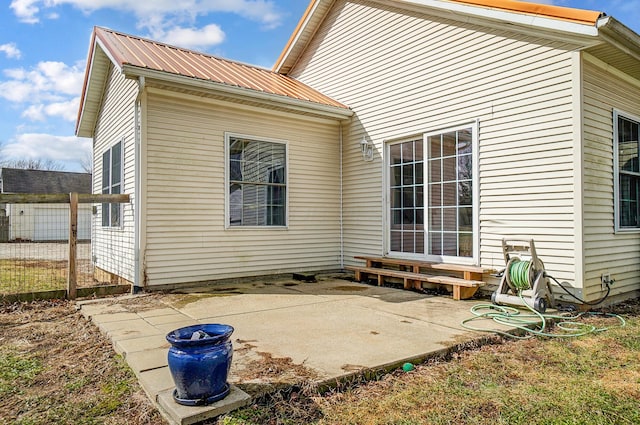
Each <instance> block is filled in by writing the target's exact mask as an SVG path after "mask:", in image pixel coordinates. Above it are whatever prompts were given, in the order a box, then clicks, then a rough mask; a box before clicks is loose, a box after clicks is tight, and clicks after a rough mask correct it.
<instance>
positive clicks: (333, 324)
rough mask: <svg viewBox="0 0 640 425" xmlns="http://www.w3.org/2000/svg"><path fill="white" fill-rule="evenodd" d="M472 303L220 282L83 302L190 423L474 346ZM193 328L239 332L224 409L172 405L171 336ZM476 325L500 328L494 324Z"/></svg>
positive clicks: (166, 408)
mask: <svg viewBox="0 0 640 425" xmlns="http://www.w3.org/2000/svg"><path fill="white" fill-rule="evenodd" d="M476 302H477V301H454V300H452V299H451V297H450V296H446V295H444V296H442V295H438V296H434V295H425V294H421V293H417V292H411V291H405V290H401V289H395V288H388V287H376V286H370V285H365V284H360V283H354V282H351V281H349V280H343V279H339V278H336V277H331V276H328V277H325V278H322V279H320V280H319V281H318V282H316V283H303V282H299V281H294V280H279V281H266V282H247V283H233V284H217V285H212V286H209V287H204V288H198V289H192V290H190V291H189V292H187V293H181V294H164V295H158V294H156V295H151V296H142V297H139V296H128V297H121V298H117V299H109V300H98V301H88V302H79V303H78V304H79V307H80V309H81V312H82V313H83V314H84V315H85V316H86V317H87V318H89V319H90V320H92V321H93V323H95V325H96V326H98V328H99V329H100V330H101V331H102V332H103V333H104V334H106V335H107V337H108V338H110V340H111V341H112V342H113V346H114V347H115V350H116V351H117V352H118V353H120V354H121V355H122V356H123V357H124V358H125V359H126V361H127V362H128V364H129V365H130V366H131V368H132V369H133V371H134V372H135V374H136V375H137V376H138V378H139V380H140V384H141V385H142V387H143V388H144V390H145V391H146V393H147V394H148V395H149V397H150V398H151V399H152V400H153V401H154V402H156V403H157V405H159V407H160V409H161V411H162V412H163V414H164V415H165V417H166V418H167V419H168V420H169V421H170V422H172V423H180V424H188V423H195V422H198V421H201V420H204V419H207V418H209V417H212V416H215V415H218V414H220V413H224V412H226V411H228V410H230V409H235V408H238V407H241V406H242V405H244V404H246V403H248V402H249V401H250V398H249V397H253V396H256V395H260V394H262V393H264V392H265V391H270V390H273V389H274V388H278V387H280V386H289V385H294V384H299V383H304V382H313V383H315V384H319V385H322V384H328V385H331V384H335V383H336V382H338V381H341V380H346V379H349V378H350V377H353V376H358V375H360V374H362V373H363V372H365V373H366V372H368V371H371V370H373V371H377V370H389V369H392V368H395V367H399V366H401V365H402V364H403V363H405V362H414V363H417V362H421V361H423V360H425V359H427V358H429V357H433V356H436V355H438V354H442V353H444V352H446V351H448V350H452V349H455V348H456V347H458V346H460V344H465V343H470V342H472V341H474V340H478V339H479V338H482V337H485V336H486V335H487V334H485V333H478V332H472V331H469V330H466V329H464V328H463V327H462V326H461V322H462V320H464V319H467V318H469V317H471V313H470V311H469V309H470V307H471V306H472V305H474V304H475V303H476ZM197 323H224V324H229V325H231V326H233V327H234V328H235V331H234V333H233V335H232V341H233V346H234V357H233V362H232V368H231V373H230V376H229V382H230V383H231V384H232V387H233V391H232V394H231V395H230V396H229V397H227V398H226V399H225V400H223V401H222V402H220V403H223V402H224V403H223V404H224V405H223V406H222V405H217V403H216V405H212V406H208V407H184V406H179V405H177V404H176V403H174V402H173V400H172V398H171V392H172V390H173V388H174V384H173V381H172V378H171V375H170V373H169V370H168V367H167V351H168V348H169V344H168V343H167V341H166V340H165V335H166V334H167V333H168V332H170V331H172V330H174V329H177V328H180V327H183V326H188V325H193V324H197ZM476 325H478V324H476ZM480 325H481V326H486V327H487V328H492V329H498V328H499V325H497V324H495V323H493V322H491V321H485V322H483V323H482V324H480ZM502 329H503V330H504V328H502ZM243 391H244V392H246V393H248V394H249V395H248V396H247V395H246V394H245V393H244V392H243Z"/></svg>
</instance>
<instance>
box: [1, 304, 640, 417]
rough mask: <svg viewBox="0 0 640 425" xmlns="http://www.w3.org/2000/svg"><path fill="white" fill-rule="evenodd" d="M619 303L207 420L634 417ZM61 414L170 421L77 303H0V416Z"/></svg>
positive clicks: (637, 344)
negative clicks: (590, 330)
mask: <svg viewBox="0 0 640 425" xmlns="http://www.w3.org/2000/svg"><path fill="white" fill-rule="evenodd" d="M613 311H614V312H617V313H621V314H622V315H623V316H624V317H625V319H626V320H627V325H626V326H625V327H624V328H612V329H610V330H608V331H605V332H599V333H596V334H591V335H588V336H584V337H580V338H574V339H552V338H544V339H542V338H534V339H530V340H525V341H503V340H501V339H499V338H496V339H495V343H494V344H491V345H486V346H483V347H481V348H477V349H470V350H468V351H464V352H461V353H458V354H455V355H454V356H453V358H450V359H440V360H433V361H431V362H429V363H425V364H422V365H417V366H416V369H415V370H413V371H411V372H402V371H398V372H395V373H391V374H388V375H386V376H383V377H381V378H380V379H379V380H378V381H375V382H369V383H364V384H361V385H352V386H349V387H343V388H341V389H340V391H333V392H330V393H327V394H324V395H319V394H317V393H316V392H314V391H313V388H312V386H311V385H309V386H303V387H304V389H303V390H290V391H286V392H283V393H277V394H274V395H271V396H268V397H266V398H264V399H263V400H260V401H259V402H256V403H255V404H253V405H252V406H250V407H248V408H245V409H243V410H239V411H236V412H233V413H231V414H229V415H227V416H224V417H222V418H219V419H218V420H213V421H210V422H208V424H217V425H254V424H256V425H257V424H269V425H277V424H292V425H293V424H296V425H297V424H316V425H323V424H341V425H342V424H363V425H364V424H381V425H382V424H396V425H412V424H487V425H488V424H492V425H493V424H638V423H640V301H639V300H636V301H634V302H630V303H626V304H623V305H619V306H616V307H615V309H613ZM581 320H584V321H587V322H592V323H595V324H596V325H597V326H598V327H603V326H607V325H613V324H616V323H617V322H616V321H615V320H611V319H594V318H584V319H581ZM54 423H55V424H131V425H142V424H163V423H164V422H163V420H162V418H161V417H160V415H159V414H158V412H157V411H156V410H155V409H154V408H153V407H152V405H151V403H150V402H149V400H148V399H147V397H146V395H145V394H144V393H143V391H142V390H141V389H140V387H139V385H138V383H137V380H136V378H135V376H134V375H133V373H132V372H131V370H130V369H129V368H128V366H127V365H126V363H125V362H124V361H123V360H122V359H121V358H120V357H119V356H117V355H116V354H115V353H114V351H113V348H112V346H111V345H110V343H109V342H108V341H107V340H106V339H105V337H104V336H102V335H101V334H100V332H99V331H98V330H97V329H96V328H95V327H94V326H93V325H92V324H91V323H89V322H88V321H87V320H86V319H84V317H83V316H81V315H80V314H79V313H78V312H77V311H76V310H75V308H74V304H73V303H72V302H68V301H39V302H33V303H21V304H11V305H5V306H0V424H3V425H4V424H19V425H27V424H29V425H35V424H43V425H44V424H54Z"/></svg>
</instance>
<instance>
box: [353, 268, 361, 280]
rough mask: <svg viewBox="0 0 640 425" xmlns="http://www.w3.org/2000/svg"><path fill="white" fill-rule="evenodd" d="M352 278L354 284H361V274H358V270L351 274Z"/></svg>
mask: <svg viewBox="0 0 640 425" xmlns="http://www.w3.org/2000/svg"><path fill="white" fill-rule="evenodd" d="M353 278H354V279H355V281H356V282H362V274H361V273H360V270H355V271H354V272H353Z"/></svg>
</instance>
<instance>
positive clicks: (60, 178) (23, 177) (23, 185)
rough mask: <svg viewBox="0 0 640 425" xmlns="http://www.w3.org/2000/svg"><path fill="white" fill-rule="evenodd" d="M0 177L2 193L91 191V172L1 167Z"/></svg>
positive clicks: (57, 193)
mask: <svg viewBox="0 0 640 425" xmlns="http://www.w3.org/2000/svg"><path fill="white" fill-rule="evenodd" d="M0 179H1V180H2V186H0V187H1V188H2V193H37V194H50V195H59V194H65V193H71V192H77V193H91V174H88V173H70V172H65V171H43V170H23V169H18V168H2V169H0Z"/></svg>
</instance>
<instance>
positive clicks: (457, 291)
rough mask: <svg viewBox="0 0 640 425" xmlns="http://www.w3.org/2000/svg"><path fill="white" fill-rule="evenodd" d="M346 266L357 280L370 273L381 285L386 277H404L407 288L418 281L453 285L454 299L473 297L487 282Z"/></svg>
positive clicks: (362, 279)
mask: <svg viewBox="0 0 640 425" xmlns="http://www.w3.org/2000/svg"><path fill="white" fill-rule="evenodd" d="M345 268H346V269H347V270H351V271H353V272H354V274H355V280H357V281H364V280H366V279H367V277H368V276H369V275H371V276H377V278H378V285H379V286H382V285H383V284H384V278H385V277H392V278H397V279H402V280H403V284H404V288H405V289H410V288H416V287H418V285H417V284H418V282H427V283H435V284H440V285H451V286H452V287H453V299H455V300H461V299H467V298H471V297H472V296H473V295H474V294H475V293H476V291H477V290H478V288H479V287H481V286H484V284H485V283H484V282H483V281H480V280H468V279H461V278H458V277H450V276H434V275H428V274H424V273H414V272H407V271H402V270H392V269H383V268H379V267H359V266H347V267H345ZM420 286H421V285H420Z"/></svg>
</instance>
